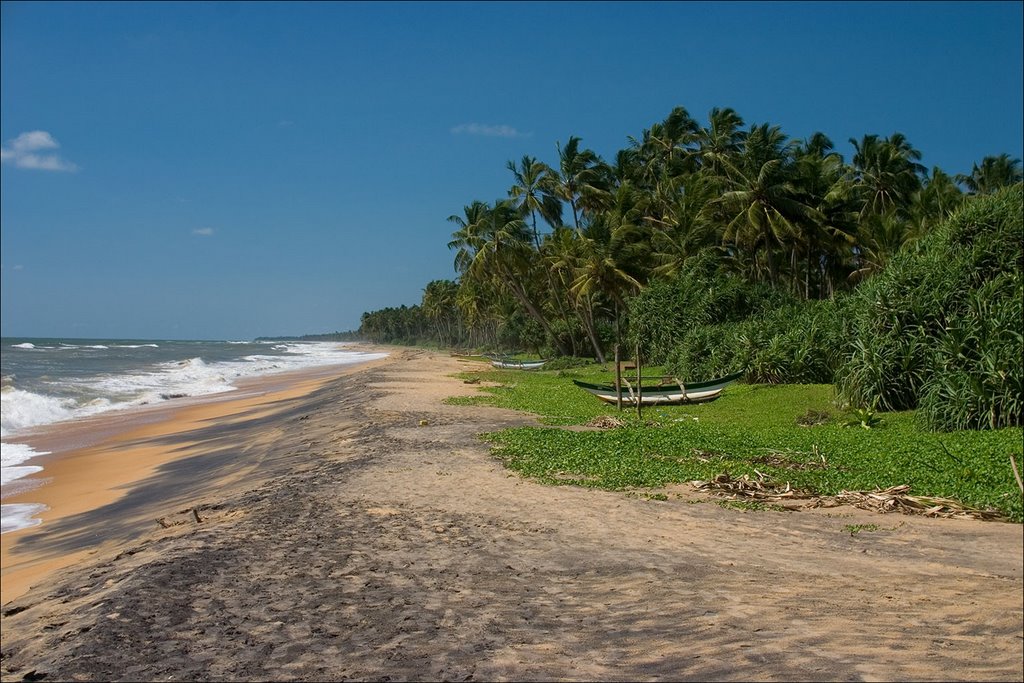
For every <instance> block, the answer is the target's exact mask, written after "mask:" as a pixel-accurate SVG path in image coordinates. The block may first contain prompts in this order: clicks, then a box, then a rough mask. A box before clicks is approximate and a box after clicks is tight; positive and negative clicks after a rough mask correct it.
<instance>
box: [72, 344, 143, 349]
mask: <svg viewBox="0 0 1024 683" xmlns="http://www.w3.org/2000/svg"><path fill="white" fill-rule="evenodd" d="M89 348H95V349H98V348H105V347H99V346H92V347H89ZM113 348H115V349H145V348H150V349H159V348H160V345H159V344H114V346H113Z"/></svg>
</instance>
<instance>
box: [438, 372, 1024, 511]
mask: <svg viewBox="0 0 1024 683" xmlns="http://www.w3.org/2000/svg"><path fill="white" fill-rule="evenodd" d="M660 371H661V369H660V368H650V375H652V376H654V375H657V374H658V373H659V372H660ZM644 374H645V376H646V375H647V374H648V372H647V370H646V369H645V373H644ZM460 376H461V377H463V378H470V377H479V378H480V379H481V380H484V381H487V382H497V383H500V386H497V387H485V388H483V389H482V391H483V392H484V393H483V394H482V395H480V396H474V397H468V398H456V399H449V402H450V403H457V404H487V405H496V406H501V407H505V408H512V409H515V410H521V411H526V412H530V413H534V414H537V415H538V416H539V417H540V420H541V422H542V423H544V424H546V425H550V426H551V427H549V428H544V427H540V428H536V427H527V428H517V429H509V430H504V431H501V432H496V433H492V434H487V435H485V437H484V438H485V439H486V440H487V441H489V442H490V443H491V444H492V445H493V448H494V454H495V455H496V456H497V457H498V458H500V459H501V460H502V461H503V462H504V463H505V465H506V466H507V467H509V468H510V469H512V470H515V471H517V472H519V473H521V474H523V475H525V476H528V477H531V478H534V479H536V480H538V481H542V482H547V483H551V484H573V485H578V486H589V487H594V488H602V489H612V490H625V489H633V488H650V489H656V488H658V487H662V486H665V485H667V484H671V483H675V482H685V481H691V480H694V479H710V478H712V477H714V476H715V475H717V474H720V473H722V472H728V473H729V474H730V475H732V476H741V475H743V474H750V475H754V473H755V470H757V471H758V472H762V473H764V474H767V475H770V476H772V477H773V478H776V479H779V480H781V481H788V482H789V483H790V484H791V485H792V486H794V487H797V488H803V489H808V490H811V491H815V492H818V493H821V494H826V495H829V494H837V493H839V492H840V491H842V490H872V489H875V488H886V487H889V486H896V485H900V484H909V485H910V486H911V493H913V494H917V495H929V496H940V497H944V498H952V499H955V500H959V501H960V502H962V503H964V504H966V505H970V506H973V507H984V508H995V509H997V510H999V511H1000V512H1002V513H1003V514H1004V515H1006V516H1007V517H1009V518H1010V519H1012V520H1014V521H1016V522H1020V521H1022V517H1024V515H1022V499H1021V494H1020V490H1019V489H1018V488H1017V484H1016V481H1015V480H1014V478H1013V472H1012V470H1011V468H1010V464H1009V455H1010V454H1011V453H1014V454H1019V453H1020V452H1021V450H1022V446H1021V444H1022V430H1021V428H1019V427H1014V428H1007V429H999V430H987V431H959V432H948V433H937V432H929V431H924V430H922V429H920V428H919V427H918V426H916V425H915V421H914V415H913V411H906V412H898V413H878V414H877V415H875V416H874V417H875V418H876V421H875V422H874V423H873V424H872V425H871V428H870V429H862V428H860V427H847V426H845V424H846V423H848V422H851V421H852V420H853V418H856V417H857V416H855V415H852V414H850V413H844V412H842V411H839V410H837V409H836V407H835V404H834V392H833V387H832V386H831V385H821V384H817V385H807V384H803V385H743V384H737V385H732V386H731V387H729V388H728V389H726V390H725V392H724V393H723V394H722V397H721V398H719V399H718V400H716V401H714V402H711V403H705V404H697V405H682V406H660V407H651V408H647V409H645V410H644V412H643V416H642V419H640V418H637V416H636V411H635V409H631V410H624V411H623V412H622V413H619V412H618V411H617V409H616V408H615V406H611V405H607V404H604V403H602V402H600V401H598V399H596V398H595V397H593V396H592V395H590V394H588V393H586V392H584V391H582V390H580V389H578V388H577V387H575V386H574V385H573V383H572V381H571V379H572V378H578V379H581V380H583V381H592V382H602V381H607V380H608V377H609V376H610V373H609V372H608V371H607V366H606V368H601V367H599V366H596V365H593V366H589V367H586V368H577V369H573V370H563V371H550V372H544V371H528V372H527V371H516V370H490V369H485V370H482V371H480V372H471V373H465V374H463V375H460ZM601 415H616V416H618V417H620V418H621V419H623V420H624V421H625V423H626V424H625V426H623V427H620V428H617V429H612V430H606V431H569V430H565V429H557V428H555V427H559V426H566V425H580V424H584V423H586V422H588V421H589V420H591V419H593V418H595V417H598V416H601ZM808 416H813V417H814V419H812V420H809V419H808ZM857 424H859V420H858V422H857ZM1017 459H1018V460H1020V459H1021V458H1020V456H1019V455H1018V456H1017Z"/></svg>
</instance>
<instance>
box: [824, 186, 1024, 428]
mask: <svg viewBox="0 0 1024 683" xmlns="http://www.w3.org/2000/svg"><path fill="white" fill-rule="evenodd" d="M1022 203H1024V192H1022V186H1021V185H1020V184H1018V185H1016V186H1014V187H1010V188H1006V189H1005V190H1003V191H1001V192H999V193H996V194H994V195H987V196H979V197H974V198H972V199H971V200H970V201H968V202H966V203H965V204H964V205H963V206H962V207H961V208H960V209H959V210H958V211H957V212H956V213H954V214H953V216H951V217H950V219H949V220H948V221H946V222H945V223H944V224H943V225H941V226H939V227H938V228H937V229H936V230H935V232H933V233H932V234H930V235H928V236H927V237H925V238H923V239H922V240H921V241H920V242H918V244H917V245H916V246H915V247H913V248H911V249H907V250H904V251H901V252H900V253H898V254H897V255H896V256H895V257H894V258H893V260H892V262H891V263H890V264H889V266H888V268H887V269H886V270H885V271H884V272H883V273H881V274H880V275H878V276H877V277H875V278H874V279H872V280H870V281H869V282H867V283H865V284H864V285H863V286H862V287H861V288H860V289H859V290H858V291H857V293H856V294H855V298H856V299H857V302H856V303H855V305H854V309H855V310H856V316H855V320H854V325H853V337H852V347H851V353H850V356H849V359H848V361H847V362H846V363H845V364H843V365H842V366H841V367H840V368H839V370H838V372H837V374H836V384H837V390H838V393H839V395H840V397H841V399H842V400H843V401H844V402H846V403H848V404H849V405H852V406H857V407H863V406H869V405H877V407H878V408H879V409H882V410H906V409H911V408H916V407H918V406H920V408H921V410H920V411H918V413H917V417H918V419H919V420H920V421H921V423H922V425H923V426H926V427H928V428H930V429H938V430H953V429H980V428H989V429H997V428H1000V427H1006V426H1015V425H1021V424H1022V423H1024V419H1022V415H1024V399H1022V396H1024V369H1022V364H1024V359H1022V357H1024V339H1022V335H1021V330H1022V326H1024V315H1022V306H1024V303H1022V299H1024V288H1022V266H1024V220H1022Z"/></svg>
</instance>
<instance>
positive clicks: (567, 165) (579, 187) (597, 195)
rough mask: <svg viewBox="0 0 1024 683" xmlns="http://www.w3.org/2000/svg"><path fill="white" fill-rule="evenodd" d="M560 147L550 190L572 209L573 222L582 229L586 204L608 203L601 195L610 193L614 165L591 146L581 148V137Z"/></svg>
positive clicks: (573, 137) (571, 138) (570, 139)
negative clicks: (583, 210) (609, 184)
mask: <svg viewBox="0 0 1024 683" xmlns="http://www.w3.org/2000/svg"><path fill="white" fill-rule="evenodd" d="M556 146H557V148H558V172H557V173H555V174H553V175H551V176H549V177H550V178H551V181H550V182H551V185H550V188H549V189H550V190H551V192H552V193H553V194H555V195H556V196H558V197H559V198H560V199H562V200H563V201H566V202H568V203H569V207H570V208H571V209H572V219H573V226H574V227H575V228H576V229H577V230H579V229H580V218H581V216H582V209H583V208H584V207H596V206H601V205H603V204H605V203H607V200H606V199H605V198H604V197H603V196H602V195H606V194H607V193H608V187H607V181H608V178H609V176H610V175H611V169H610V168H608V167H606V166H604V165H603V164H602V163H601V159H600V157H598V156H597V154H595V153H594V152H593V151H592V150H589V149H582V150H581V149H580V139H579V138H578V137H575V136H572V137H570V138H569V140H568V142H566V143H565V147H562V145H561V144H558V145H556Z"/></svg>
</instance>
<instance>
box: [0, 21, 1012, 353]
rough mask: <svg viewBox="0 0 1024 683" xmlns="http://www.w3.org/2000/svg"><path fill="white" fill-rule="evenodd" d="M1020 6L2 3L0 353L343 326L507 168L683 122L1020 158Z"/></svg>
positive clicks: (446, 234) (383, 301)
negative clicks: (672, 116)
mask: <svg viewBox="0 0 1024 683" xmlns="http://www.w3.org/2000/svg"><path fill="white" fill-rule="evenodd" d="M1022 7H1024V3H1021V2H989V3H986V2H963V3H961V2H939V3H928V2H909V3H899V2H885V3H867V2H854V3H825V2H821V3H817V2H797V3H770V2H750V3H744V2H725V3H703V2H700V3H698V2H683V3H669V2H658V3H642V2H629V3H625V2H621V3H620V2H547V3H526V2H518V3H501V2H485V3H476V2H457V3H433V2H418V3H397V2H394V3H392V2H371V3H348V2H345V3H330V2H311V3H301V2H287V3H274V2H229V3H202V2H185V3H157V2H137V3H133V2H113V3H91V2H72V3H59V2H6V1H5V2H2V3H0V142H2V163H0V265H2V269H0V333H2V334H3V335H4V336H39V337H67V338H72V337H84V338H136V339H251V338H253V337H256V336H272V335H292V334H306V333H321V332H332V331H336V330H348V329H356V328H358V326H359V318H360V316H361V314H362V313H363V312H364V311H369V310H376V309H379V308H383V307H387V306H400V305H403V304H405V305H412V304H416V303H419V301H420V298H421V296H422V291H423V287H424V286H425V285H426V284H427V283H428V282H429V281H431V280H435V279H454V277H455V272H454V269H453V265H452V259H453V255H454V254H453V253H452V252H451V251H449V249H448V248H447V242H448V241H449V239H450V237H451V233H452V231H453V229H454V227H455V226H454V225H452V224H451V223H449V222H448V221H447V218H448V216H450V215H452V214H461V212H462V207H463V206H465V205H467V204H470V203H471V202H472V201H474V200H482V201H488V202H491V201H494V200H496V199H499V198H503V197H505V196H506V194H507V191H508V188H509V187H510V186H511V184H512V176H511V173H510V172H509V171H508V169H507V168H506V164H507V162H508V161H510V160H519V159H520V158H521V157H522V156H523V155H530V156H533V157H536V158H538V159H540V160H541V161H544V162H546V163H549V164H552V165H553V164H555V163H556V160H557V152H556V149H557V147H556V146H557V143H559V142H563V143H564V142H565V141H566V140H567V139H568V138H569V136H573V135H575V136H578V137H580V138H582V142H583V145H584V146H585V147H589V148H590V149H593V150H594V151H596V152H597V153H598V154H600V155H601V156H602V157H604V158H605V159H608V160H612V159H613V158H614V156H615V153H616V152H617V151H618V150H620V149H623V148H625V147H627V146H628V145H629V136H633V137H639V136H640V135H641V133H642V132H643V130H644V129H646V128H649V127H650V126H651V125H652V124H653V123H656V122H658V121H661V120H663V119H664V118H665V116H666V115H667V114H668V113H669V112H670V111H671V110H672V108H673V107H676V106H683V107H685V108H686V109H687V110H688V111H689V112H690V113H691V115H692V116H693V117H694V118H696V119H697V120H698V121H699V122H701V123H704V122H706V120H707V115H708V112H709V111H710V110H711V109H712V108H713V107H732V108H733V109H735V110H736V111H737V112H738V113H739V114H740V115H741V116H742V117H743V118H744V120H745V121H746V122H747V124H755V123H765V122H769V123H772V124H774V125H779V126H781V127H782V130H783V131H784V132H785V133H787V134H788V135H790V136H792V137H794V138H802V137H806V136H808V135H810V134H812V133H814V132H816V131H821V132H824V133H825V134H826V135H828V136H829V137H830V138H831V139H832V140H833V141H834V142H835V143H836V147H837V151H839V152H840V153H842V154H843V156H844V157H845V158H846V159H847V160H849V158H850V157H851V156H852V146H851V145H850V144H849V142H848V140H849V139H850V138H852V137H855V138H858V139H859V138H860V137H862V136H863V135H865V134H869V133H872V134H878V135H881V136H887V135H890V134H892V133H893V132H897V131H898V132H901V133H903V134H904V135H905V136H906V137H907V139H908V140H909V142H910V143H911V144H912V145H913V146H914V147H916V148H917V149H918V150H920V151H921V152H922V154H923V159H922V163H924V164H925V165H926V166H927V167H928V168H931V167H933V166H939V167H940V168H942V169H943V170H944V171H946V172H947V173H951V174H955V173H969V172H970V170H971V166H972V164H974V163H976V162H979V161H980V160H981V159H982V158H983V157H985V156H988V155H998V154H1001V153H1008V154H1010V155H1011V157H1013V158H1021V157H1022V156H1024V154H1022V128H1024V123H1022V121H1024V86H1022V83H1024V74H1022V66H1024V37H1022V26H1024V16H1022Z"/></svg>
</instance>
